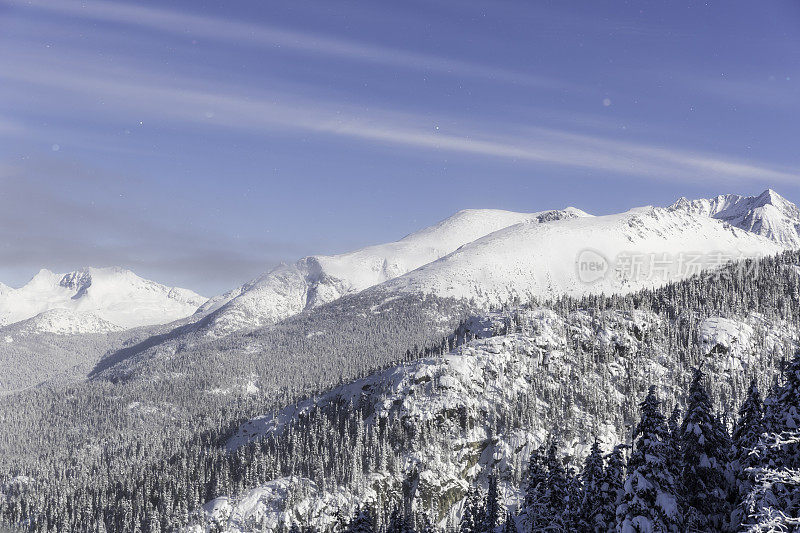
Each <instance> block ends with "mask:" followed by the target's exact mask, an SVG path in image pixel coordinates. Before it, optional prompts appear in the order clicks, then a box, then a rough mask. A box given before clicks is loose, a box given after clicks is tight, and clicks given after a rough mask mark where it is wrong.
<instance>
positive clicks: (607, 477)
mask: <svg viewBox="0 0 800 533" xmlns="http://www.w3.org/2000/svg"><path fill="white" fill-rule="evenodd" d="M626 448H627V446H626V445H624V444H618V445H617V446H615V447H614V449H613V450H612V451H611V453H610V454H608V458H607V459H606V468H605V472H604V473H603V483H602V485H601V486H600V506H601V513H600V518H601V519H602V522H601V523H600V525H599V526H600V527H599V528H598V529H596V530H595V531H602V532H606V531H613V530H614V529H615V528H616V525H617V507H618V506H619V504H620V503H621V501H622V492H623V490H622V489H623V486H624V483H625V467H626V465H625V456H624V454H623V450H625V449H626Z"/></svg>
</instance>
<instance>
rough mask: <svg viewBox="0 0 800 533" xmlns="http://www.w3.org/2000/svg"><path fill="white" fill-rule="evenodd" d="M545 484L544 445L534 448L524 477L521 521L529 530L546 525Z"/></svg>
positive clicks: (538, 529)
mask: <svg viewBox="0 0 800 533" xmlns="http://www.w3.org/2000/svg"><path fill="white" fill-rule="evenodd" d="M546 486H547V462H546V460H545V451H544V447H539V448H535V449H534V450H533V451H532V452H531V455H530V458H529V459H528V472H527V475H526V479H525V497H524V499H523V502H522V507H523V509H522V513H521V514H522V515H523V516H522V518H523V520H522V522H523V524H524V527H525V528H526V529H527V530H530V531H541V530H542V529H543V528H544V527H546V526H547V523H548V522H547V512H546V509H547V505H546V502H545V487H546Z"/></svg>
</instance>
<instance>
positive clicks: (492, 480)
mask: <svg viewBox="0 0 800 533" xmlns="http://www.w3.org/2000/svg"><path fill="white" fill-rule="evenodd" d="M484 502H485V503H484V505H483V509H484V512H483V524H482V526H483V531H486V532H487V533H491V532H493V531H494V530H495V528H496V527H497V526H498V525H499V524H500V517H502V516H503V509H502V502H501V501H500V489H499V487H498V485H497V476H496V475H494V474H489V486H488V490H487V491H486V499H485V500H484Z"/></svg>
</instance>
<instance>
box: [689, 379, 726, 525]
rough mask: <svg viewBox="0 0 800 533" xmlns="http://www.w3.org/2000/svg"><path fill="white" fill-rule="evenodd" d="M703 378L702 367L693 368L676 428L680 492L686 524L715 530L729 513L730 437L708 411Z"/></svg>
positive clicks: (708, 400) (709, 409)
mask: <svg viewBox="0 0 800 533" xmlns="http://www.w3.org/2000/svg"><path fill="white" fill-rule="evenodd" d="M703 378H704V374H703V371H702V369H701V368H699V367H698V368H696V369H695V371H694V377H693V379H692V383H691V385H690V386H689V398H688V401H687V407H686V416H685V417H684V419H683V423H682V424H681V428H680V446H681V452H682V458H683V461H682V469H681V481H682V492H683V494H684V496H685V502H684V503H685V505H686V506H687V508H686V510H685V518H686V527H687V528H690V529H696V530H700V531H711V530H717V531H719V530H721V529H722V527H723V524H724V522H725V520H726V519H727V516H728V513H729V510H728V502H727V498H728V490H729V487H728V483H727V480H726V477H725V470H726V468H727V464H728V456H729V453H730V438H729V437H728V433H727V432H726V430H725V428H724V427H722V424H721V423H720V422H719V420H718V419H717V418H716V417H715V416H714V414H713V413H712V409H713V406H712V404H711V398H709V396H708V393H707V392H706V389H705V387H704V386H703Z"/></svg>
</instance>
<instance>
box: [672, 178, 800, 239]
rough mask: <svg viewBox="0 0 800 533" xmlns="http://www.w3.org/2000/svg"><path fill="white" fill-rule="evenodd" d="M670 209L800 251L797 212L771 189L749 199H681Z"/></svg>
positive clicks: (799, 218)
mask: <svg viewBox="0 0 800 533" xmlns="http://www.w3.org/2000/svg"><path fill="white" fill-rule="evenodd" d="M670 209H672V210H675V211H684V212H688V213H692V214H696V215H701V216H707V217H712V218H715V219H718V220H723V221H725V222H727V223H729V224H731V225H733V226H736V227H737V228H740V229H743V230H746V231H749V232H751V233H755V234H757V235H761V236H763V237H767V238H768V239H771V240H773V241H775V242H777V243H779V244H781V245H784V246H786V247H787V248H798V247H800V209H798V207H797V206H796V205H794V204H793V203H792V202H790V201H789V200H787V199H786V198H784V197H783V196H781V195H780V194H778V193H776V192H775V191H773V190H772V189H767V190H766V191H764V192H763V193H761V194H760V195H758V196H751V197H747V196H739V195H737V194H726V195H722V196H717V197H716V198H711V199H706V200H693V201H689V200H687V199H686V198H681V199H680V200H678V201H677V202H675V203H674V204H673V205H672V206H671V207H670Z"/></svg>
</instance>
